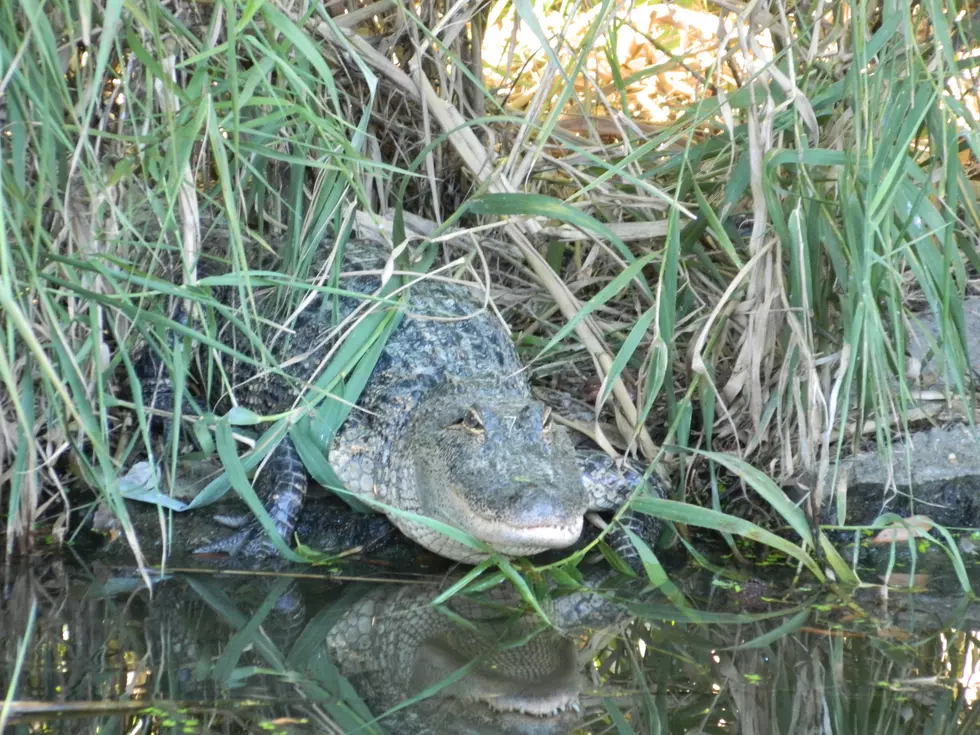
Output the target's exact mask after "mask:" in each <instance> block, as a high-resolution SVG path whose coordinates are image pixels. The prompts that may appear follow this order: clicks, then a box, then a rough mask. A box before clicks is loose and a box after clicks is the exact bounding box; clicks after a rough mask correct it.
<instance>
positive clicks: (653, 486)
mask: <svg viewBox="0 0 980 735" xmlns="http://www.w3.org/2000/svg"><path fill="white" fill-rule="evenodd" d="M576 455H577V456H576V458H577V460H578V465H579V468H580V469H581V471H582V481H583V482H584V483H585V487H586V490H587V491H588V493H589V508H590V509H591V510H593V511H603V512H606V513H616V512H618V511H619V509H620V508H622V507H623V504H624V503H625V502H626V501H627V500H629V499H630V496H631V495H632V494H633V492H634V491H635V490H636V489H637V488H639V487H640V486H641V485H642V484H643V474H644V473H643V470H642V468H640V467H639V466H637V465H636V464H635V463H633V462H630V461H626V462H625V463H623V464H622V466H619V465H618V464H617V462H616V461H615V460H613V458H612V457H610V456H609V455H608V454H606V453H605V452H602V451H599V450H595V449H579V450H578V451H577V452H576ZM647 492H649V493H652V494H653V495H655V496H657V497H661V498H662V497H664V494H665V493H664V489H663V486H662V485H661V482H660V478H659V476H658V475H657V474H656V473H653V474H651V475H650V477H649V478H648V479H647ZM589 515H591V514H589ZM586 517H587V518H588V517H589V516H586ZM590 520H591V519H590ZM662 527H663V522H662V521H661V520H660V519H659V518H654V517H653V516H649V515H647V514H645V513H634V512H633V511H632V510H627V511H626V512H625V513H624V514H623V515H622V516H620V519H619V525H618V526H615V527H613V528H612V529H610V531H609V533H607V534H606V543H607V544H608V545H609V546H610V547H611V548H612V549H613V550H614V551H615V552H616V553H617V554H618V555H619V556H620V557H621V558H622V559H623V560H624V561H625V562H626V563H627V564H629V565H630V567H631V568H632V569H633V570H634V571H636V572H638V573H640V574H643V573H644V570H643V563H642V561H641V559H640V555H639V553H638V552H637V551H636V548H635V547H634V546H633V542H632V541H631V540H630V537H629V536H628V535H627V534H626V533H625V532H624V531H623V528H628V529H629V530H630V531H632V532H633V533H635V534H636V535H637V536H639V537H640V538H641V539H643V540H644V541H645V542H646V543H647V545H649V546H651V547H652V546H653V545H654V544H655V543H656V542H657V538H658V537H659V536H660V530H661V528H662Z"/></svg>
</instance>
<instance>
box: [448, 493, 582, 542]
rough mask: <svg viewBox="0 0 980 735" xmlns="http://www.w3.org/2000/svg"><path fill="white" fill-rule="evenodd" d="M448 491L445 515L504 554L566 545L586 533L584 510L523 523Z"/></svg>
mask: <svg viewBox="0 0 980 735" xmlns="http://www.w3.org/2000/svg"><path fill="white" fill-rule="evenodd" d="M447 495H448V498H447V499H446V507H444V508H442V509H440V511H441V515H442V516H443V518H444V519H445V520H446V521H448V522H449V523H451V524H453V525H455V526H457V527H458V528H460V529H462V530H463V531H466V532H467V533H468V534H470V535H471V536H472V537H473V538H475V539H477V540H478V541H483V542H485V543H488V544H490V546H492V547H493V548H494V550H495V551H499V552H501V553H504V554H514V555H523V554H529V553H535V552H538V551H545V550H547V549H564V548H567V547H569V546H571V545H572V544H574V543H575V542H576V541H578V539H579V536H581V535H582V521H583V517H584V511H583V513H579V514H578V515H576V516H573V517H570V518H565V519H562V520H563V521H564V522H563V523H561V522H559V523H546V524H541V523H539V524H530V523H522V522H521V521H520V520H519V519H518V520H512V521H499V520H496V519H493V518H487V517H486V516H485V515H482V514H481V513H479V512H478V511H476V510H474V509H473V508H471V507H470V506H469V505H468V504H467V503H466V502H465V501H464V500H463V499H462V498H460V497H459V495H458V494H457V493H455V492H449V493H447Z"/></svg>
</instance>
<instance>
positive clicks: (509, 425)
mask: <svg viewBox="0 0 980 735" xmlns="http://www.w3.org/2000/svg"><path fill="white" fill-rule="evenodd" d="M550 413H551V412H550V409H549V408H548V407H547V406H545V405H544V404H542V403H540V402H539V401H536V400H533V399H531V398H528V397H526V396H523V395H514V394H513V393H510V394H509V395H507V394H504V395H500V394H499V393H496V392H495V391H494V390H493V388H492V387H488V386H485V385H481V384H479V383H470V384H469V385H468V386H466V387H465V388H462V389H458V390H441V391H433V392H432V393H430V394H429V395H428V396H426V397H424V398H423V399H422V400H421V401H420V403H419V405H417V406H416V407H415V408H414V409H413V416H412V420H411V421H410V423H409V425H408V426H407V427H406V434H405V436H404V438H403V443H402V444H401V446H403V447H406V448H407V447H410V448H411V450H412V451H411V452H410V453H408V452H406V454H407V456H408V457H409V460H408V461H407V462H406V464H407V465H408V466H409V467H408V470H407V473H408V475H409V476H408V477H406V478H405V480H404V481H402V482H398V483H397V487H393V488H392V491H393V492H396V493H404V492H406V490H405V488H409V490H408V492H413V493H414V495H415V497H414V498H409V499H406V498H405V496H404V495H400V496H399V500H400V501H401V502H399V503H398V505H399V506H400V507H410V508H411V507H413V506H414V507H415V508H417V509H418V512H419V513H421V514H422V515H425V516H428V517H430V518H436V519H438V520H441V521H444V522H446V523H448V524H450V525H452V526H455V527H457V528H460V529H462V530H463V531H466V532H467V533H469V534H470V535H471V536H473V537H474V538H475V539H477V540H479V541H484V542H486V543H488V544H489V545H490V546H491V547H492V548H493V549H494V550H495V551H497V552H500V553H504V554H508V555H512V556H520V555H526V554H535V553H538V552H541V551H545V550H547V549H562V548H566V547H568V546H570V545H571V544H573V543H574V542H575V541H576V540H578V538H579V536H580V534H581V532H582V522H583V517H584V514H585V512H586V510H587V509H588V504H589V498H588V495H587V492H586V489H585V486H584V485H583V482H582V478H581V473H580V471H579V469H578V466H577V464H576V461H575V450H574V448H573V446H572V443H571V440H570V438H569V436H568V434H567V432H566V430H565V429H564V427H561V426H557V425H556V424H555V423H554V422H553V421H552V418H551V415H550ZM396 523H397V521H396ZM409 535H410V536H412V537H413V538H416V539H417V540H418V541H419V542H420V543H422V544H423V545H426V546H428V547H429V548H430V549H431V550H432V551H435V552H436V553H439V554H441V555H443V556H448V557H451V558H454V559H456V560H458V561H468V562H472V561H475V560H476V559H478V558H480V557H479V555H476V556H474V554H473V550H472V549H470V548H469V547H467V546H463V545H462V544H459V543H458V542H452V541H451V540H449V539H447V538H446V537H445V536H442V535H436V534H434V533H425V532H424V531H422V530H420V529H417V528H415V529H413V530H412V532H411V533H410V534H409ZM427 540H428V543H427Z"/></svg>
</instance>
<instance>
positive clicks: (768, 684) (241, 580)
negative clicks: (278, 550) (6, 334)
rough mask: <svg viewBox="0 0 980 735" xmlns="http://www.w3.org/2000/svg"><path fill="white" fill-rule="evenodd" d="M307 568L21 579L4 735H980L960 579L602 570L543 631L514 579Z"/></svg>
mask: <svg viewBox="0 0 980 735" xmlns="http://www.w3.org/2000/svg"><path fill="white" fill-rule="evenodd" d="M305 571H306V574H305V575H301V576H293V575H291V574H288V573H286V572H282V571H280V572H277V573H274V574H269V575H260V574H256V573H251V572H244V573H241V574H230V573H215V572H213V571H211V572H209V571H200V572H193V573H192V572H187V571H181V572H177V571H172V572H171V573H169V574H167V575H166V576H164V577H159V576H155V577H154V580H153V585H152V588H151V589H148V588H147V587H146V586H145V584H144V583H143V582H142V581H141V580H140V578H139V576H138V575H136V574H135V573H134V572H133V570H131V569H126V568H123V567H113V566H107V565H95V566H93V565H86V564H83V563H80V562H77V561H71V560H65V559H62V558H58V559H46V560H35V561H33V562H31V563H22V562H18V563H13V562H11V563H8V564H7V565H6V567H5V568H4V569H3V580H2V581H3V597H2V604H0V686H2V687H3V690H4V692H5V694H6V698H7V702H6V704H5V706H4V709H3V711H2V714H0V717H2V722H3V723H4V728H3V732H4V733H18V734H19V733H41V732H48V733H93V734H94V733H100V734H103V733H120V734H123V733H126V734H129V733H200V732H207V733H267V732H268V733H355V732H356V733H375V732H389V733H471V732H472V733H475V732H480V733H484V732H485V733H497V732H522V733H568V732H582V733H607V732H608V733H697V732H705V733H752V734H754V733H760V734H761V733H767V734H768V733H787V734H788V733H855V734H857V733H906V732H907V733H975V732H980V715H978V708H977V705H976V704H975V698H976V697H977V694H978V691H980V647H978V637H977V630H978V627H980V607H978V606H977V605H976V604H974V603H972V602H970V601H969V600H967V599H964V598H962V597H961V595H960V594H959V593H958V592H957V587H956V583H955V581H952V582H950V581H944V580H941V579H939V578H931V579H928V580H921V581H922V582H924V583H925V584H926V587H927V589H926V590H925V591H922V592H920V593H918V594H914V595H913V594H906V593H901V592H896V591H895V590H890V591H889V593H888V594H887V595H885V594H884V593H883V592H882V589H881V588H869V589H867V590H861V591H859V593H858V594H856V595H854V596H851V597H849V598H842V597H840V596H838V595H836V594H835V593H834V592H833V591H832V590H829V589H828V588H826V587H813V588H808V587H807V586H806V585H804V584H801V583H798V582H794V580H793V579H792V577H791V576H790V574H789V572H786V573H777V572H774V571H773V572H767V573H766V575H765V581H764V582H763V581H753V582H749V583H747V584H745V583H743V584H741V585H739V586H737V587H733V586H732V583H731V582H728V581H723V580H722V578H721V577H719V576H717V575H712V574H710V573H707V572H704V571H698V572H693V571H691V572H689V571H686V570H680V571H679V572H678V573H677V574H675V575H674V576H675V581H676V582H677V585H678V588H679V590H680V592H681V593H682V595H683V596H684V599H685V600H686V603H685V604H686V607H677V605H676V604H675V603H674V602H671V601H668V600H667V599H665V598H664V597H663V596H662V595H660V594H659V593H657V592H651V591H645V592H644V591H642V590H638V589H637V588H636V586H635V585H634V586H631V587H629V586H622V585H621V584H619V583H618V582H617V581H616V580H613V579H612V578H610V577H609V576H608V575H603V574H602V573H601V572H587V573H586V574H585V575H584V581H585V583H586V584H591V585H593V587H594V588H595V590H597V591H593V592H589V593H583V592H582V591H581V590H579V591H573V590H574V588H575V585H574V584H572V582H573V580H571V579H570V578H568V577H561V576H559V577H557V578H553V579H551V580H550V581H549V580H548V579H545V578H541V579H540V584H538V585H537V586H536V587H535V588H534V589H533V590H528V592H532V593H533V594H535V595H536V598H535V599H537V600H538V601H539V604H540V606H541V608H542V611H543V612H544V613H545V615H546V616H547V622H546V621H545V619H544V618H542V617H541V616H540V614H539V613H538V612H535V611H534V610H533V609H532V607H531V605H530V604H529V603H528V602H527V601H526V600H525V599H524V598H522V595H521V593H520V592H519V591H515V590H514V589H513V588H512V587H510V583H509V582H505V581H503V582H498V583H496V584H490V585H484V586H485V587H486V589H483V590H478V591H472V592H470V593H467V594H465V595H463V596H456V597H453V598H452V600H450V601H449V602H448V603H446V604H442V605H432V604H431V602H432V600H433V599H434V598H435V597H436V596H437V595H438V594H439V592H440V590H445V589H447V588H448V587H449V586H450V585H452V584H453V583H454V582H455V581H457V580H458V573H457V575H456V576H454V575H453V574H452V573H441V574H438V575H430V576H427V577H426V576H416V575H405V574H396V573H392V572H390V571H389V570H385V569H383V568H378V567H371V566H369V565H368V566H365V565H362V566H361V567H360V568H358V569H353V570H341V571H356V572H357V573H358V575H359V577H360V578H359V579H345V578H343V577H342V576H339V575H337V574H335V573H330V572H324V573H323V574H322V575H320V576H317V572H316V570H312V571H311V570H305ZM464 571H465V570H464ZM757 576H758V575H757ZM556 579H557V581H556ZM532 581H533V580H532ZM556 627H557V628H560V629H561V630H560V632H559V631H558V630H556ZM392 709H395V710H396V711H394V712H393V713H389V712H390V711H391V710H392ZM521 710H523V711H521ZM386 713H389V714H387V716H386Z"/></svg>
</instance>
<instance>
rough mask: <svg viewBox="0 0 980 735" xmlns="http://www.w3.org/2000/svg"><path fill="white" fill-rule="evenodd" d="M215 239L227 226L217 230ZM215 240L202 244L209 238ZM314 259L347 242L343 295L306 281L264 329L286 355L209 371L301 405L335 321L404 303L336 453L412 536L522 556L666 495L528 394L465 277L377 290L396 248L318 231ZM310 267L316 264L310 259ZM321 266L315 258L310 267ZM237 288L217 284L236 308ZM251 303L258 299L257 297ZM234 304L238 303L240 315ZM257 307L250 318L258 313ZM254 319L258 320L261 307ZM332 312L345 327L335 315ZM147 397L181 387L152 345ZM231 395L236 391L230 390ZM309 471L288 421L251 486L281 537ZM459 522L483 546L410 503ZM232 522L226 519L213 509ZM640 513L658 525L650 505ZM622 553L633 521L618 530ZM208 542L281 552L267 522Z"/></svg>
mask: <svg viewBox="0 0 980 735" xmlns="http://www.w3.org/2000/svg"><path fill="white" fill-rule="evenodd" d="M212 240H216V241H217V242H218V243H220V241H221V236H220V235H218V236H217V237H216V238H212ZM216 247H217V244H216V242H214V241H212V242H210V243H208V244H206V246H205V252H208V251H215V250H216ZM319 250H320V252H318V253H317V255H316V260H315V263H314V268H315V269H319V268H321V267H323V265H324V264H327V263H331V262H332V261H331V260H330V259H331V258H334V257H336V256H340V262H341V265H342V268H341V269H340V270H341V271H342V273H343V275H342V276H341V278H340V281H339V284H338V285H339V287H340V288H341V289H343V291H344V292H345V295H340V296H338V295H336V294H335V295H327V296H323V295H322V293H319V292H313V291H311V292H310V299H309V302H308V303H306V305H305V308H303V309H302V310H301V311H300V312H299V314H298V316H296V317H295V319H294V320H293V321H292V322H291V323H289V324H288V327H289V329H290V330H291V334H290V335H289V336H288V337H283V338H280V336H279V335H277V336H276V337H275V338H273V339H269V340H267V342H269V343H271V344H272V346H271V347H270V350H271V351H272V354H273V356H274V358H275V359H276V360H277V361H278V363H279V364H280V365H281V368H280V369H278V370H266V371H260V370H258V369H257V368H256V367H254V366H253V365H252V364H246V363H244V361H241V360H238V361H237V362H236V361H232V360H227V359H226V362H225V364H223V366H222V368H223V369H222V370H213V371H212V372H213V373H215V374H223V375H225V376H229V378H230V379H231V381H232V382H233V383H234V384H235V389H234V390H233V392H234V394H235V400H236V401H237V403H238V404H239V405H241V406H244V407H246V408H248V409H251V410H252V411H254V412H256V413H258V414H262V415H265V416H269V415H273V414H281V413H283V412H287V411H290V410H293V409H294V408H296V407H297V406H302V404H303V401H304V400H306V398H307V395H306V390H307V388H308V387H309V386H310V385H311V383H313V382H314V380H315V379H316V377H317V375H318V374H319V372H320V370H321V369H322V366H323V364H324V363H325V362H326V361H327V358H328V357H329V356H330V355H331V354H332V350H333V349H334V348H335V347H336V346H337V341H338V338H337V335H338V334H339V333H340V332H341V331H342V329H343V328H345V327H346V326H349V325H350V324H351V323H352V322H353V320H354V319H356V318H358V317H359V316H361V315H363V314H365V313H366V312H367V311H368V310H370V309H372V308H373V309H395V310H397V311H398V313H399V314H400V316H401V320H400V322H399V323H398V325H397V327H396V328H395V329H394V330H393V331H392V332H391V333H390V336H389V337H388V339H387V342H386V343H385V344H384V348H383V351H381V353H380V355H379V357H378V359H377V363H376V365H375V367H374V369H373V372H372V374H371V375H370V378H369V379H368V380H367V382H366V384H365V385H364V388H363V391H362V393H361V396H360V399H359V400H358V401H357V405H356V407H355V408H354V409H353V410H352V411H351V412H350V414H349V416H348V418H347V419H346V421H345V422H344V424H343V425H342V426H341V427H340V429H339V430H338V431H337V433H336V435H335V437H334V438H333V442H332V445H331V446H330V448H329V454H328V459H329V464H330V465H331V467H332V469H333V470H334V471H335V473H336V475H337V476H338V477H339V479H340V480H341V481H342V482H343V484H344V486H345V487H346V489H347V490H348V491H349V492H351V493H353V494H354V495H355V496H359V497H361V498H363V499H365V500H366V501H367V502H368V504H369V505H371V506H372V507H374V508H380V509H381V510H382V512H384V513H385V515H387V516H388V518H389V519H390V520H391V522H392V523H393V524H394V525H395V526H396V527H397V528H399V529H400V530H401V531H402V532H403V533H404V534H406V535H407V536H408V537H409V538H411V539H412V540H414V541H416V542H418V543H419V544H421V545H422V546H424V547H426V548H427V549H429V550H431V551H433V552H435V553H437V554H439V555H442V556H444V557H448V558H450V559H453V560H457V561H461V562H467V563H477V562H478V561H480V560H482V559H485V558H487V555H488V553H487V550H489V551H490V552H493V553H498V554H503V555H507V556H524V555H532V554H536V553H539V552H543V551H546V550H549V549H564V548H567V547H569V546H571V545H572V544H574V543H575V542H576V541H577V540H578V539H579V537H580V535H581V533H582V530H583V519H584V518H585V516H586V514H587V513H588V512H589V511H597V512H598V511H606V512H616V511H618V510H619V509H620V508H621V507H622V506H623V504H624V503H625V502H626V501H627V500H628V499H629V498H630V496H631V494H632V493H633V492H634V491H635V490H636V489H637V488H639V487H640V486H641V485H643V484H644V483H646V485H647V488H648V490H645V491H646V492H651V493H653V494H654V495H657V496H662V495H663V490H662V485H661V483H660V482H659V481H658V480H657V478H656V475H654V476H653V478H652V479H648V480H645V479H644V476H643V473H642V472H641V471H640V469H639V468H638V467H635V466H632V465H630V464H628V463H627V464H622V463H619V462H617V461H615V460H613V459H612V458H611V457H609V456H608V455H607V454H606V453H605V452H602V451H600V450H598V449H597V448H594V447H577V446H575V445H574V444H573V441H572V438H571V436H570V434H569V432H568V430H567V429H566V428H564V427H563V426H560V425H559V424H558V423H557V422H556V421H555V419H554V415H553V412H552V410H551V408H549V406H547V405H545V404H544V403H542V402H541V401H539V400H536V399H535V398H534V397H532V395H531V391H530V387H529V383H528V380H527V376H526V374H525V372H524V371H523V370H522V367H521V364H520V362H519V361H518V356H517V353H516V350H515V347H514V344H513V342H512V340H511V338H510V336H509V334H508V330H507V328H506V327H505V326H504V324H503V323H502V322H501V320H500V319H499V318H498V317H497V316H496V315H494V314H493V313H491V312H490V311H489V310H487V309H486V308H485V305H484V304H483V302H482V301H481V300H479V299H477V298H476V297H475V296H474V295H473V293H472V291H471V289H470V288H469V287H467V286H466V285H463V284H461V283H458V282H454V281H448V280H447V279H438V278H432V277H424V276H419V275H418V274H416V275H415V277H414V280H412V281H411V283H410V284H409V285H408V287H407V288H404V289H403V290H401V292H400V293H399V294H398V295H396V296H387V297H385V298H379V297H378V295H379V293H381V289H382V278H381V274H382V273H383V271H384V268H385V266H386V264H387V263H388V261H389V259H390V257H391V253H390V252H386V251H385V250H384V249H383V248H381V247H380V246H378V245H376V244H373V243H369V242H364V241H356V240H350V241H348V242H347V243H346V246H345V247H344V248H343V252H342V253H340V252H339V251H338V252H335V247H332V246H330V245H328V244H324V245H322V246H321V247H320V248H319ZM311 270H313V269H311ZM314 272H315V271H314ZM238 293H239V290H238V289H237V288H229V287H222V288H220V289H216V290H215V298H216V300H217V301H218V302H220V303H223V304H226V305H229V306H230V307H231V309H232V310H234V309H236V308H237V307H236V304H237V303H238V301H237V300H238ZM249 303H250V304H251V303H253V302H249ZM278 303H279V302H278V301H277V293H276V289H275V288H267V289H265V290H258V289H257V290H256V291H255V293H254V307H253V308H254V310H255V313H258V314H260V315H262V316H263V317H265V319H266V321H267V322H275V321H276V320H275V319H274V318H272V315H274V314H275V310H276V308H277V304H278ZM240 312H241V310H239V314H240ZM214 319H215V323H216V324H217V330H216V332H217V334H218V335H219V336H220V339H221V341H222V343H224V344H235V345H237V346H238V349H241V347H240V346H241V345H243V344H248V339H247V337H246V335H245V333H244V332H243V331H242V329H241V328H240V326H239V325H240V324H242V320H240V319H232V318H229V317H228V316H227V313H224V314H221V313H219V314H215V315H214ZM253 321H255V320H253ZM260 321H261V320H260ZM338 325H340V326H339V327H338ZM137 375H138V376H139V377H140V378H141V384H142V391H143V401H144V405H146V406H148V407H151V408H154V409H158V410H162V411H164V412H169V411H172V410H173V400H174V399H173V386H172V384H171V381H170V379H169V374H168V372H167V367H166V364H165V361H164V360H163V359H162V358H161V356H160V354H159V352H158V351H156V350H153V349H150V348H147V349H145V350H144V351H143V352H142V355H141V357H139V358H138V360H137ZM225 403H227V399H225ZM307 483H308V478H307V474H306V471H305V468H304V465H303V462H302V461H301V459H300V456H299V453H298V452H297V449H296V446H295V445H294V443H293V441H292V439H291V438H290V436H289V435H288V434H287V435H286V436H285V437H284V438H283V439H282V441H281V442H280V443H279V444H278V446H277V447H276V448H275V449H274V450H273V451H272V452H271V455H270V456H269V458H268V460H267V463H266V466H265V468H264V470H262V471H261V472H260V474H259V476H258V480H257V484H256V488H257V491H258V492H259V495H260V497H262V498H263V502H264V504H265V507H266V509H267V510H268V513H269V515H270V517H271V518H272V520H273V522H274V524H275V528H276V531H277V532H278V533H279V535H280V536H281V537H282V539H283V540H284V541H285V542H286V543H287V544H288V543H289V542H290V540H291V537H292V535H293V532H294V530H295V528H296V522H297V518H298V516H299V514H300V512H301V510H302V507H303V504H304V500H305V496H306V491H307ZM412 514H414V515H417V516H425V517H427V518H431V519H436V520H438V521H441V522H443V523H446V524H449V525H450V526H454V527H456V528H458V529H461V530H462V531H465V532H466V533H468V534H469V535H470V536H471V537H472V538H473V539H475V540H477V541H479V542H482V543H483V544H485V546H484V547H483V548H482V549H474V548H473V547H472V546H471V545H467V544H466V543H463V542H462V541H460V540H457V539H454V538H451V537H449V536H448V535H446V534H444V533H442V532H440V531H438V530H435V529H434V528H433V527H432V526H431V525H427V524H426V523H424V522H420V521H419V520H417V519H415V518H413V517H412ZM219 520H227V519H219ZM630 522H631V523H645V524H646V525H645V527H644V535H645V536H646V537H648V538H649V537H654V538H655V535H656V533H657V531H658V529H659V525H658V523H657V521H656V519H650V518H649V517H646V516H644V517H643V518H642V519H639V520H637V519H635V518H631V520H630ZM610 538H611V539H613V543H612V544H611V545H613V546H614V547H615V548H616V549H617V551H619V552H621V553H622V554H624V555H628V554H629V553H630V552H631V549H632V546H631V544H630V542H629V540H628V538H627V536H626V535H625V534H622V533H619V534H618V535H617V534H610ZM198 552H199V553H202V554H207V553H227V554H230V555H241V556H243V557H244V558H262V557H268V556H270V555H274V554H275V553H277V552H276V551H275V547H274V546H273V544H272V543H271V541H270V540H269V538H268V536H267V535H266V532H265V531H264V529H263V528H262V526H261V525H260V524H259V523H258V521H257V520H256V519H254V518H252V519H250V520H249V521H248V523H247V524H246V525H245V527H244V528H241V529H240V530H238V532H236V533H233V534H231V535H229V536H227V537H226V538H224V539H221V540H219V541H216V542H214V543H211V544H208V545H205V546H202V547H200V548H199V549H198Z"/></svg>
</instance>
